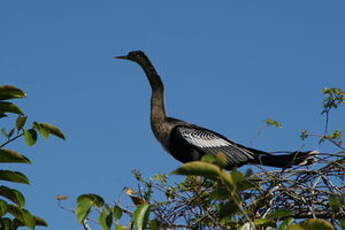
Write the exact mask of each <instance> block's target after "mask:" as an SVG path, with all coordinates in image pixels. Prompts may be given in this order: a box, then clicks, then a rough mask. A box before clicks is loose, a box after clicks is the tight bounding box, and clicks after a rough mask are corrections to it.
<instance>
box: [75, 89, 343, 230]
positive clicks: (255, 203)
mask: <svg viewBox="0 0 345 230" xmlns="http://www.w3.org/2000/svg"><path fill="white" fill-rule="evenodd" d="M324 94H325V97H326V98H325V100H324V104H323V109H324V110H323V113H322V114H324V115H326V116H328V114H329V111H330V109H335V108H338V107H339V105H340V104H341V103H343V102H344V91H342V90H341V89H325V90H324ZM325 111H326V112H325ZM327 118H328V117H327ZM328 122H329V121H328V119H327V120H326V124H325V126H328ZM265 123H266V126H275V127H281V124H280V123H279V122H276V121H274V120H272V119H267V120H265ZM300 137H301V139H302V141H304V140H306V139H310V138H316V143H322V144H323V145H325V144H328V145H329V147H332V149H336V150H335V151H334V152H331V153H318V154H317V155H315V156H314V158H315V159H314V160H315V162H314V164H313V165H311V166H299V167H295V168H288V169H284V170H272V168H270V170H267V168H263V167H261V166H251V168H252V169H254V170H252V169H248V170H247V171H245V172H240V171H238V170H237V169H234V170H232V171H231V172H228V171H226V170H225V169H224V168H223V167H224V156H223V155H222V154H221V153H220V154H218V155H216V156H210V155H207V156H204V157H203V158H202V160H201V161H194V162H189V163H186V164H184V165H182V166H181V167H179V168H178V169H176V170H175V171H173V172H172V174H176V175H182V176H184V179H183V180H182V181H181V182H179V183H176V182H171V181H170V180H169V177H168V176H167V175H166V174H157V175H154V176H152V177H151V178H144V177H143V176H142V175H141V173H140V172H139V171H133V176H134V178H135V179H136V181H137V183H138V187H137V189H133V188H125V189H124V192H123V194H124V195H125V196H127V197H128V200H127V202H125V201H123V199H120V198H119V199H118V200H117V201H115V202H113V203H112V204H107V203H105V202H104V201H103V199H102V198H101V197H100V196H98V195H95V194H85V195H81V196H79V198H78V199H77V207H76V209H75V213H76V215H77V219H78V221H79V222H80V223H81V224H83V226H84V228H85V229H91V226H90V223H99V224H100V226H101V228H102V229H106V230H108V229H117V230H129V229H138V230H142V229H150V230H156V229H193V230H194V229H222V230H223V229H236V230H269V229H271V230H272V229H276V230H289V229H291V230H292V229H294V230H318V229H320V230H334V229H342V230H345V186H344V184H345V183H344V180H345V174H344V172H345V148H344V146H343V136H342V131H341V130H335V131H333V132H331V133H328V132H325V133H323V134H321V135H316V134H313V133H310V132H308V131H307V130H306V129H303V131H302V132H301V136H300ZM315 153H316V152H315ZM97 217H98V221H97V220H96V219H97Z"/></svg>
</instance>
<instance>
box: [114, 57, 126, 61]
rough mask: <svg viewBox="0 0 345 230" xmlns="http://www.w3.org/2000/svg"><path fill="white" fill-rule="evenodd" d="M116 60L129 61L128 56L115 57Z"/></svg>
mask: <svg viewBox="0 0 345 230" xmlns="http://www.w3.org/2000/svg"><path fill="white" fill-rule="evenodd" d="M114 58H115V59H125V60H128V56H117V57H114Z"/></svg>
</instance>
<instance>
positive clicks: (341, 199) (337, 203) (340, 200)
mask: <svg viewBox="0 0 345 230" xmlns="http://www.w3.org/2000/svg"><path fill="white" fill-rule="evenodd" d="M328 203H329V205H330V206H331V207H332V208H333V209H338V208H340V207H342V206H343V205H344V203H345V193H343V194H331V195H330V196H329V198H328Z"/></svg>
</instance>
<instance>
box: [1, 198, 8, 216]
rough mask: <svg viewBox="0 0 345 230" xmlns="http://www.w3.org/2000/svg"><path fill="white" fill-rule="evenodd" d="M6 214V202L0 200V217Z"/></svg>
mask: <svg viewBox="0 0 345 230" xmlns="http://www.w3.org/2000/svg"><path fill="white" fill-rule="evenodd" d="M6 213H7V202H6V201H4V200H0V217H2V216H3V215H5V214H6Z"/></svg>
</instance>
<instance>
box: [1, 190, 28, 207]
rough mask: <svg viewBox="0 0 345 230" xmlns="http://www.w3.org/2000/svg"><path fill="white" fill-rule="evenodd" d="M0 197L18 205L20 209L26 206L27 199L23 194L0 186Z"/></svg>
mask: <svg viewBox="0 0 345 230" xmlns="http://www.w3.org/2000/svg"><path fill="white" fill-rule="evenodd" d="M0 195H1V196H3V197H6V198H7V199H9V200H10V201H12V202H14V203H16V204H17V205H18V206H19V207H20V208H22V207H24V206H25V197H24V196H23V194H22V193H21V192H19V191H18V190H15V189H11V188H8V187H6V186H3V185H1V186H0Z"/></svg>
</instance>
